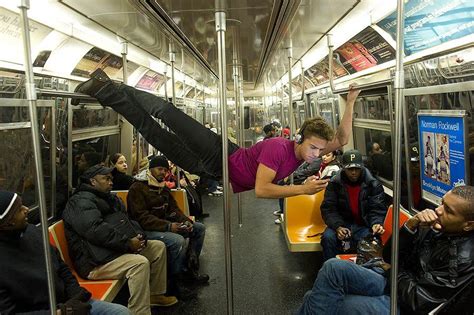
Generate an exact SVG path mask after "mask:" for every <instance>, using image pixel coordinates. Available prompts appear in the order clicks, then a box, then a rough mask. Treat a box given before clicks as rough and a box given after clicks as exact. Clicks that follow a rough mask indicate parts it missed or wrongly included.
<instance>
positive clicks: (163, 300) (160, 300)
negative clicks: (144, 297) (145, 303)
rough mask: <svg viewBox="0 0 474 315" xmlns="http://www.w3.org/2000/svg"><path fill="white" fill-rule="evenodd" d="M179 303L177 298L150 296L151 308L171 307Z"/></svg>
mask: <svg viewBox="0 0 474 315" xmlns="http://www.w3.org/2000/svg"><path fill="white" fill-rule="evenodd" d="M176 303H178V299H177V298H176V297H175V296H166V295H163V294H162V295H152V296H150V306H171V305H175V304H176Z"/></svg>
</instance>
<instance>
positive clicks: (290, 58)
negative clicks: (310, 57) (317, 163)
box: [288, 47, 295, 185]
mask: <svg viewBox="0 0 474 315" xmlns="http://www.w3.org/2000/svg"><path fill="white" fill-rule="evenodd" d="M292 67H293V50H292V48H291V47H289V48H288V120H289V122H290V140H292V139H293V135H294V134H295V120H294V114H293V89H292V86H291V80H292V76H293V71H292ZM290 184H291V185H293V173H292V174H291V175H290Z"/></svg>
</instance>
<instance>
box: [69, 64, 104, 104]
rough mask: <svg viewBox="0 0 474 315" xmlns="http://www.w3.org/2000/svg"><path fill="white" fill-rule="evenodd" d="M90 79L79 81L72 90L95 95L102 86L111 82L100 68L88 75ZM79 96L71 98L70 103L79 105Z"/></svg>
mask: <svg viewBox="0 0 474 315" xmlns="http://www.w3.org/2000/svg"><path fill="white" fill-rule="evenodd" d="M90 77H91V78H90V79H89V80H87V81H85V82H82V83H80V84H79V85H78V86H76V88H75V89H74V92H78V93H82V94H87V95H90V96H93V97H94V96H95V95H96V94H97V93H98V92H99V91H100V90H101V89H102V88H103V87H104V86H106V85H108V84H110V83H112V80H110V78H109V77H108V76H107V74H106V73H105V72H104V71H103V70H102V69H97V70H95V71H94V72H92V74H91V75H90ZM80 101H81V99H80V98H73V99H72V100H71V104H72V105H79V102H80Z"/></svg>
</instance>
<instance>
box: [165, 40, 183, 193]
mask: <svg viewBox="0 0 474 315" xmlns="http://www.w3.org/2000/svg"><path fill="white" fill-rule="evenodd" d="M175 62H176V54H175V52H174V50H173V45H171V44H170V63H171V95H172V97H173V98H172V101H173V105H174V106H176V87H175V85H174V84H175V78H174V63H175ZM166 101H168V99H166ZM176 170H177V174H176V180H177V182H178V183H177V187H176V188H178V189H181V183H180V182H181V174H180V172H181V169H180V168H179V167H178V166H176Z"/></svg>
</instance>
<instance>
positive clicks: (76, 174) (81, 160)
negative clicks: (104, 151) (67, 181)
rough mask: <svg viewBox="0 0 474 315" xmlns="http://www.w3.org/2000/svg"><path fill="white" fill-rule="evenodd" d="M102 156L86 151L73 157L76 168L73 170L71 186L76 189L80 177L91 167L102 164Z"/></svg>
mask: <svg viewBox="0 0 474 315" xmlns="http://www.w3.org/2000/svg"><path fill="white" fill-rule="evenodd" d="M102 163H103V161H102V155H100V154H99V153H97V152H94V151H87V152H84V153H81V154H79V155H77V156H76V157H75V164H76V167H75V168H73V173H72V184H73V185H74V187H76V186H77V185H78V184H79V183H80V181H79V178H80V177H81V175H82V174H83V173H84V172H85V171H86V170H87V169H88V168H89V167H91V166H94V165H97V164H102Z"/></svg>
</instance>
